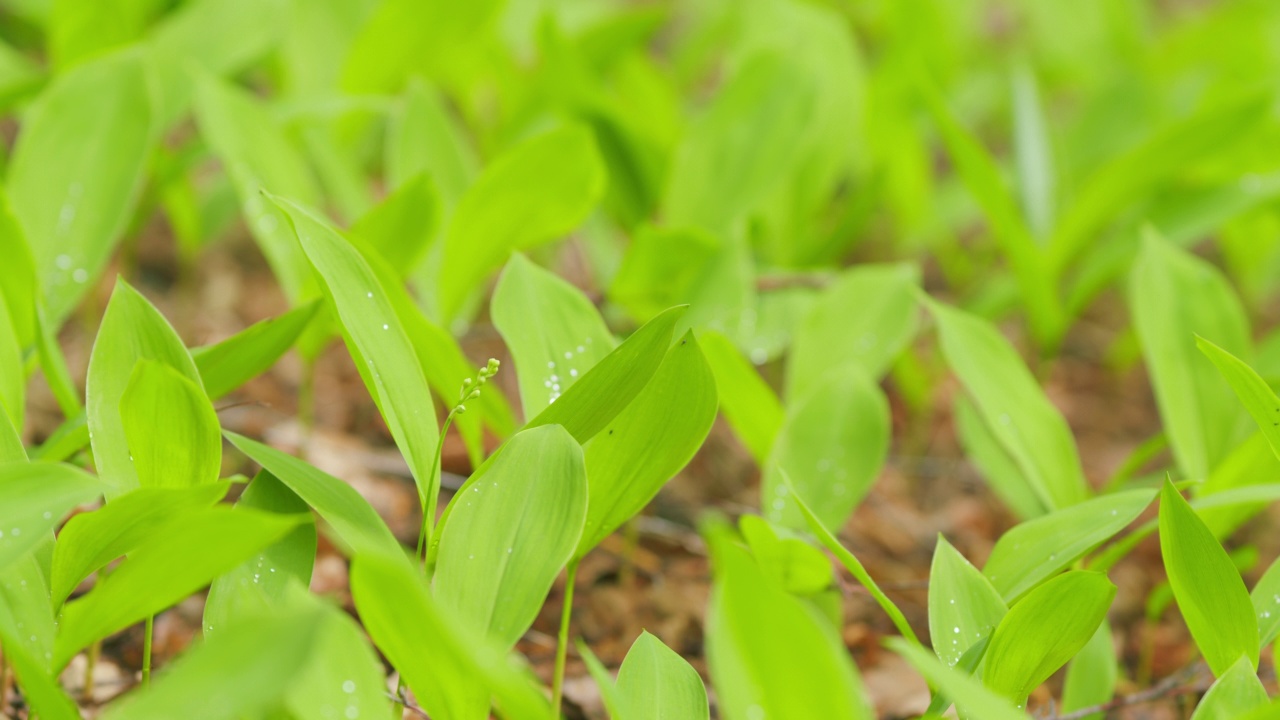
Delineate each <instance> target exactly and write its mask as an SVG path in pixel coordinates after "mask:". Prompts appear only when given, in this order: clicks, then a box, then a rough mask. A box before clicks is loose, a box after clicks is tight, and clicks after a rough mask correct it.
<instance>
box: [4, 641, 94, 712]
mask: <svg viewBox="0 0 1280 720" xmlns="http://www.w3.org/2000/svg"><path fill="white" fill-rule="evenodd" d="M19 637H20V636H15V635H14V634H12V633H11V632H10V631H9V630H8V629H6V628H5V627H4V626H3V624H0V645H3V646H4V652H5V659H6V661H7V662H8V663H9V666H10V667H12V668H13V671H14V674H16V675H17V679H18V685H19V686H20V687H21V688H22V699H23V700H25V701H26V703H27V705H28V706H29V707H30V709H31V710H32V711H34V712H35V713H39V716H40V717H42V718H44V720H81V715H80V711H79V710H78V709H77V708H76V704H75V702H73V701H72V700H71V698H69V697H67V694H66V692H65V691H64V690H63V689H62V685H61V683H59V682H58V680H57V678H55V677H53V676H52V675H51V674H50V673H49V672H48V671H47V670H46V667H47V665H48V663H47V658H45V660H46V661H45V662H42V661H41V660H40V659H39V658H36V657H32V655H31V653H30V652H28V651H27V649H26V648H24V647H23V645H22V643H21V642H19Z"/></svg>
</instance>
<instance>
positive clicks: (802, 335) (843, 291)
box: [786, 264, 920, 398]
mask: <svg viewBox="0 0 1280 720" xmlns="http://www.w3.org/2000/svg"><path fill="white" fill-rule="evenodd" d="M919 282H920V271H919V270H918V269H917V268H916V266H914V265H905V264H904V265H860V266H858V267H856V268H854V269H852V270H848V271H846V272H844V273H842V274H841V275H840V276H839V278H837V279H836V281H835V282H833V283H832V284H831V285H829V286H828V287H827V289H826V290H824V291H823V293H822V294H821V295H820V296H819V297H818V301H817V302H816V303H815V304H814V307H813V309H812V310H811V311H810V312H809V314H808V315H807V316H806V317H805V319H804V322H803V323H801V325H800V327H799V328H798V329H797V330H796V334H795V338H793V339H792V341H791V356H790V358H789V360H788V362H787V391H786V392H787V397H788V398H799V397H803V396H805V395H807V394H808V393H809V391H810V390H811V389H813V388H814V387H816V386H817V385H818V383H819V382H821V380H822V376H823V375H824V374H825V373H826V372H827V371H829V370H831V369H832V368H835V367H839V366H841V365H844V364H846V363H849V364H854V365H857V366H858V367H859V368H860V369H861V370H862V371H863V372H864V373H866V375H867V377H870V378H879V377H880V376H882V375H884V373H885V371H886V370H887V369H888V368H889V364H890V363H892V362H893V360H894V358H896V357H897V356H898V353H900V352H902V349H903V348H904V347H906V345H907V343H908V342H910V341H911V338H912V337H913V336H914V335H915V332H916V326H917V325H918V324H919V310H918V307H917V303H916V293H917V292H918V290H917V286H918V285H919Z"/></svg>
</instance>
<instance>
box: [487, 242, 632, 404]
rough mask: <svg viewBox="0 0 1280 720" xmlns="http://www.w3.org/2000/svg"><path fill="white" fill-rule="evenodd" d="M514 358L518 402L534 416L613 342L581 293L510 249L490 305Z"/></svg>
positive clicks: (603, 354) (595, 360) (601, 321)
mask: <svg viewBox="0 0 1280 720" xmlns="http://www.w3.org/2000/svg"><path fill="white" fill-rule="evenodd" d="M490 315H491V316H492V318H493V325H494V327H496V328H497V329H498V332H499V333H500V334H501V335H502V340H503V342H505V343H506V344H507V349H508V350H510V351H511V357H512V358H513V359H514V360H515V364H516V376H517V377H518V378H519V380H520V404H521V405H522V406H523V407H524V415H525V417H526V418H532V417H536V416H537V415H538V413H541V412H542V411H543V410H545V409H546V408H547V406H549V405H550V404H551V403H553V402H555V401H556V400H557V399H559V397H560V395H561V394H563V393H564V392H565V391H567V390H568V389H569V388H570V387H572V386H573V384H574V383H576V382H577V381H578V377H579V376H580V375H583V374H585V373H586V372H587V371H588V370H590V369H591V368H592V367H593V366H595V365H596V364H597V363H599V362H600V360H601V359H603V358H604V357H605V356H606V355H608V354H609V353H610V352H611V351H612V350H613V349H614V346H615V345H616V344H617V341H615V340H614V339H613V334H612V333H610V332H609V328H608V326H606V325H605V324H604V319H603V318H601V317H600V312H599V311H598V310H596V307H595V305H592V304H591V301H590V300H588V299H587V297H586V295H583V294H582V291H580V290H578V289H577V288H575V287H573V286H572V285H570V284H569V283H567V282H565V281H564V280H562V279H560V278H559V277H557V276H556V275H555V274H554V273H552V272H549V271H547V270H543V269H542V268H540V267H538V266H537V265H534V264H533V263H532V262H530V261H529V260H528V259H527V258H525V256H523V255H521V254H519V253H514V254H512V256H511V259H510V260H509V261H507V266H506V269H504V270H503V271H502V277H501V278H500V279H499V280H498V286H497V288H495V289H494V291H493V300H492V301H491V304H490Z"/></svg>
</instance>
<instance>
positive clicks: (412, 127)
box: [386, 78, 480, 216]
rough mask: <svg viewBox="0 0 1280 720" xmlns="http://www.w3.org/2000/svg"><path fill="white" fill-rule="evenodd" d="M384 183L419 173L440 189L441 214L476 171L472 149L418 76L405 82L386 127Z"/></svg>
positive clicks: (394, 184)
mask: <svg viewBox="0 0 1280 720" xmlns="http://www.w3.org/2000/svg"><path fill="white" fill-rule="evenodd" d="M387 135H388V137H387V157H386V167H387V182H388V183H389V184H390V185H391V187H393V188H400V187H402V186H404V185H405V184H406V183H408V182H409V181H410V180H412V179H413V178H416V177H420V176H421V175H422V174H423V173H425V174H426V175H427V176H429V177H430V178H431V179H432V181H433V182H434V184H435V186H436V188H437V189H438V190H439V191H440V199H441V201H442V202H443V205H444V208H443V213H444V215H446V216H447V215H449V214H451V213H452V210H453V207H454V206H455V205H457V203H458V201H459V200H461V199H462V196H463V194H464V193H466V191H467V188H468V187H470V185H471V182H472V181H473V180H474V179H475V176H476V173H477V172H478V171H479V165H480V162H479V160H477V159H476V156H475V151H474V150H473V149H472V148H471V146H470V145H468V144H467V141H466V138H465V137H464V136H463V131H462V129H461V128H460V127H459V126H458V123H457V121H456V120H455V119H454V118H453V117H451V116H450V113H449V110H448V108H447V107H446V105H445V103H444V101H443V99H442V98H441V97H440V94H439V93H438V92H437V91H436V90H435V89H434V88H432V87H431V86H430V85H428V84H427V83H425V82H423V81H422V79H421V78H414V79H412V80H410V81H409V84H408V87H407V88H405V92H404V97H403V99H402V100H401V102H400V106H399V107H398V108H396V109H395V110H393V114H392V116H391V121H390V127H389V128H388V130H387Z"/></svg>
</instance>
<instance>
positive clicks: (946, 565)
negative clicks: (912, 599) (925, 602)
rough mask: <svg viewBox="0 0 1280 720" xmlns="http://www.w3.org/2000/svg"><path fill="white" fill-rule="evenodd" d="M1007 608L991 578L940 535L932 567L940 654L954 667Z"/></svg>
mask: <svg viewBox="0 0 1280 720" xmlns="http://www.w3.org/2000/svg"><path fill="white" fill-rule="evenodd" d="M1008 610H1009V609H1008V607H1007V606H1006V605H1005V603H1004V600H1002V599H1001V598H1000V593H998V592H996V589H995V588H994V587H992V586H991V582H990V581H989V580H987V579H986V578H985V577H983V576H982V573H980V572H978V569H977V568H975V567H974V566H973V565H971V564H969V561H968V560H966V559H965V558H964V556H963V555H961V554H960V553H959V552H957V551H956V549H955V548H954V547H952V546H951V543H949V542H947V540H946V538H944V537H942V535H938V545H937V547H936V548H935V549H934V551H933V565H932V566H931V567H930V569H929V637H931V638H933V651H934V652H935V653H937V654H938V657H939V658H941V659H942V660H944V661H946V663H947V665H948V666H950V667H955V666H956V663H958V662H960V658H961V657H962V656H963V655H964V654H965V653H966V652H967V651H968V650H969V648H970V647H971V646H972V645H973V644H974V643H975V642H976V641H977V640H979V639H981V638H983V637H986V636H988V635H990V634H991V631H992V630H994V629H995V627H996V626H997V625H998V624H999V623H1000V620H1001V618H1003V617H1004V615H1005V613H1006V612H1008Z"/></svg>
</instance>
